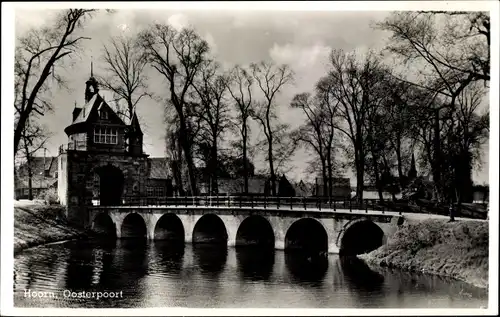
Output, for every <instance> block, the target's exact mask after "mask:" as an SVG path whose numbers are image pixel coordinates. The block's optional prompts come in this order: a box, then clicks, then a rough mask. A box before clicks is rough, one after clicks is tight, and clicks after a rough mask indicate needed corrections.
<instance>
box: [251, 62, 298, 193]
mask: <svg viewBox="0 0 500 317" xmlns="http://www.w3.org/2000/svg"><path fill="white" fill-rule="evenodd" d="M250 68H251V70H252V74H253V77H254V79H255V80H256V82H257V84H258V87H259V88H260V90H261V92H262V93H263V95H264V100H263V101H262V102H259V103H256V106H255V108H253V109H252V111H251V112H252V117H253V118H254V119H255V120H256V121H257V122H258V123H259V124H260V125H261V127H262V130H263V131H264V134H265V136H266V141H267V142H266V143H267V157H266V159H267V161H268V163H269V174H270V177H271V179H270V183H271V184H270V185H271V193H272V195H273V196H276V170H275V165H278V166H282V165H283V164H284V163H285V162H286V161H287V160H288V159H289V157H290V155H291V151H290V150H292V151H293V148H291V146H292V142H286V143H284V142H285V138H286V135H283V134H282V133H283V132H284V131H285V130H286V129H287V128H288V125H286V124H283V123H279V122H277V119H278V117H277V114H276V107H277V105H276V103H275V97H276V95H277V94H278V93H279V91H280V90H281V88H282V87H283V86H284V85H287V84H289V83H291V82H292V80H293V76H294V74H293V72H292V70H290V68H289V67H288V66H287V65H281V66H276V65H273V64H271V63H266V62H261V63H259V64H255V63H253V64H251V65H250ZM278 133H281V134H282V135H281V138H279V137H278V136H277V134H278ZM275 156H276V158H277V159H278V160H277V162H275Z"/></svg>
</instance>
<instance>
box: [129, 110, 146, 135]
mask: <svg viewBox="0 0 500 317" xmlns="http://www.w3.org/2000/svg"><path fill="white" fill-rule="evenodd" d="M130 126H131V128H132V131H133V132H136V133H139V134H143V133H142V130H141V125H140V123H139V118H137V113H136V112H135V111H134V114H133V115H132V119H131V120H130Z"/></svg>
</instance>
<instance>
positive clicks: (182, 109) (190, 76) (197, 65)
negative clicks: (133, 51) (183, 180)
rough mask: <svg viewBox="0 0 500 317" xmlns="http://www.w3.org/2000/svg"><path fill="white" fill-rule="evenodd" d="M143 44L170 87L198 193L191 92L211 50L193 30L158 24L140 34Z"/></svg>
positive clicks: (171, 99)
mask: <svg viewBox="0 0 500 317" xmlns="http://www.w3.org/2000/svg"><path fill="white" fill-rule="evenodd" d="M139 43H140V45H141V46H142V47H143V49H144V50H145V53H146V56H147V58H148V61H149V62H150V63H151V65H152V66H153V68H154V69H156V70H157V71H158V72H159V73H160V74H162V75H163V76H164V77H165V79H166V80H167V82H168V84H169V92H170V96H169V97H170V101H171V103H172V105H173V106H174V108H175V110H176V112H177V115H178V119H179V139H180V141H181V145H182V148H183V151H184V156H185V159H186V164H187V169H188V173H189V181H190V189H191V194H192V195H196V194H197V192H198V189H197V186H196V183H197V181H196V175H195V172H196V171H195V165H194V161H193V155H192V142H191V141H190V140H189V136H188V122H187V118H186V113H187V111H189V109H188V108H189V107H190V103H189V100H188V97H189V90H190V89H192V85H193V81H194V78H195V76H196V75H197V74H198V72H199V71H200V69H201V68H202V64H203V62H204V61H205V60H206V55H207V53H208V51H209V46H208V43H207V42H206V41H205V40H203V39H202V38H201V37H200V36H199V35H198V34H196V32H195V31H194V30H192V29H182V30H181V31H179V32H178V31H176V30H175V29H174V28H173V27H171V26H169V25H164V24H155V25H153V26H152V27H151V28H150V29H149V30H146V31H144V32H142V33H141V34H140V35H139Z"/></svg>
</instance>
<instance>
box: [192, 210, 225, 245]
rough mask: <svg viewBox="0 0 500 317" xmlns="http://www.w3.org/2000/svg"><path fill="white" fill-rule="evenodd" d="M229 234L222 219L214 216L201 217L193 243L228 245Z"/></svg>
mask: <svg viewBox="0 0 500 317" xmlns="http://www.w3.org/2000/svg"><path fill="white" fill-rule="evenodd" d="M227 240H228V234H227V230H226V226H225V225H224V222H223V221H222V219H221V218H220V217H219V216H217V215H214V214H206V215H203V216H201V218H200V219H198V221H197V222H196V224H195V226H194V229H193V238H192V241H193V243H213V244H226V245H227Z"/></svg>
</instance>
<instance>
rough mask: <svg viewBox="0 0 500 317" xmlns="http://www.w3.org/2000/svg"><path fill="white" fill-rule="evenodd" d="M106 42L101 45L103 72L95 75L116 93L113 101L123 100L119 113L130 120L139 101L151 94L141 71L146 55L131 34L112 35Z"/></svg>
mask: <svg viewBox="0 0 500 317" xmlns="http://www.w3.org/2000/svg"><path fill="white" fill-rule="evenodd" d="M110 42H111V43H110V45H104V47H103V53H102V59H103V61H104V63H105V65H106V67H105V68H104V72H105V73H106V75H105V76H100V77H99V83H100V84H101V86H103V87H104V88H105V89H107V90H110V91H112V92H113V93H114V94H115V96H117V100H116V101H117V102H119V101H121V100H123V101H125V104H126V111H124V113H120V115H124V116H125V117H127V118H128V119H129V120H131V119H132V116H133V114H134V111H135V108H136V106H137V104H138V103H139V101H140V100H141V99H142V98H143V97H146V96H149V97H151V94H150V93H149V92H148V86H147V82H146V81H147V77H146V74H145V71H144V70H145V67H146V65H147V59H146V58H145V56H144V53H143V51H142V49H141V48H140V46H139V45H138V44H137V43H136V39H135V38H133V37H125V36H120V37H112V38H111V39H110Z"/></svg>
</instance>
